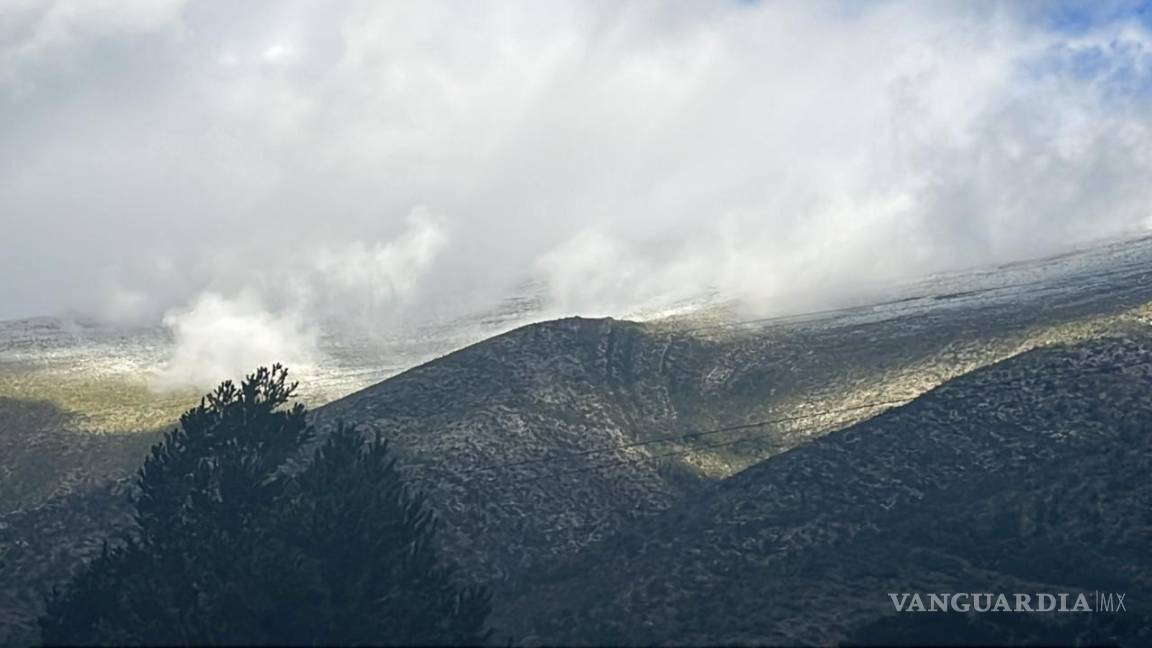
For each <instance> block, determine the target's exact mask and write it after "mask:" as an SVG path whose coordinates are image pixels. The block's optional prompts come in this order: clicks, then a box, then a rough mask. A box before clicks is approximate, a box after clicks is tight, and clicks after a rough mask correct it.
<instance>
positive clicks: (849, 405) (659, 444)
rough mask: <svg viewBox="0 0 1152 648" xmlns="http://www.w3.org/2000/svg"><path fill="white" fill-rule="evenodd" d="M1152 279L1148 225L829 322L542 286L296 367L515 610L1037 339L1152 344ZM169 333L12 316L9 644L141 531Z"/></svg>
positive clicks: (0, 403) (341, 341) (329, 420)
mask: <svg viewBox="0 0 1152 648" xmlns="http://www.w3.org/2000/svg"><path fill="white" fill-rule="evenodd" d="M1150 269H1152V238H1143V239H1135V240H1129V241H1117V242H1111V243H1107V244H1102V245H1098V246H1095V247H1090V248H1086V249H1083V250H1080V251H1077V252H1073V253H1070V254H1066V255H1062V256H1060V257H1055V258H1051V259H1043V260H1037V261H1032V262H1027V263H1018V264H1012V265H1009V266H1004V267H1000V268H995V269H983V270H977V271H971V272H965V273H957V274H952V275H943V276H937V277H930V278H927V279H924V280H921V281H916V282H908V283H906V284H903V285H896V286H885V287H880V288H877V289H875V290H872V291H869V292H867V293H862V294H861V296H860V297H859V300H858V302H859V303H856V304H848V305H847V306H844V307H841V308H838V309H835V310H828V311H824V312H820V313H807V314H791V315H790V314H787V313H783V314H780V315H774V316H773V317H771V318H759V319H757V318H749V317H748V316H747V315H746V314H745V313H744V312H743V311H742V310H741V308H740V306H739V305H737V304H733V303H727V302H725V301H724V300H723V299H721V298H720V297H719V296H716V295H711V296H707V297H705V298H701V299H699V300H695V301H691V300H690V301H688V302H682V303H679V304H656V305H649V306H648V307H646V309H645V310H644V312H641V313H639V314H640V315H642V316H643V317H642V319H643V320H644V321H623V320H614V319H582V318H567V319H560V320H556V321H549V322H542V323H537V324H530V325H526V326H521V327H519V328H513V327H516V326H517V325H518V324H520V323H522V322H524V321H525V320H531V319H535V318H537V317H539V316H541V315H542V314H543V311H542V310H541V307H540V303H541V302H540V299H539V295H536V296H533V295H526V296H521V297H520V298H518V299H515V300H510V301H509V302H507V303H506V304H504V305H503V306H502V307H501V308H499V309H497V310H495V311H493V312H492V313H488V314H483V315H478V316H476V317H473V318H469V319H467V320H465V321H456V322H438V323H435V324H429V325H428V326H426V327H424V328H422V329H419V330H415V331H410V332H408V333H398V334H395V335H392V336H390V337H385V336H360V337H349V336H339V335H335V334H333V333H331V332H329V333H328V334H327V335H326V336H324V337H323V338H322V344H321V349H322V351H323V352H324V356H325V357H326V361H325V362H324V363H322V364H321V365H320V367H321V369H320V370H312V372H311V373H309V372H308V371H305V372H302V373H297V374H296V377H297V378H298V379H300V380H301V381H302V383H303V386H304V388H305V391H304V396H305V397H306V398H307V400H308V402H309V404H310V405H313V406H316V405H320V404H323V403H326V402H327V403H328V404H326V405H324V406H322V407H320V408H319V409H317V410H316V411H315V418H314V420H315V421H316V423H317V424H318V427H319V428H320V429H321V430H324V429H327V428H328V427H329V426H330V425H331V424H333V423H334V422H335V421H336V420H338V419H346V420H351V421H354V422H357V423H360V424H362V425H364V426H365V427H368V428H374V429H378V430H380V431H381V432H383V433H384V434H386V435H387V436H389V437H390V438H391V439H392V440H393V447H394V448H395V449H396V451H397V453H398V455H399V456H400V461H401V465H402V466H405V469H406V470H409V471H411V472H412V473H413V474H414V475H415V476H416V477H417V478H418V479H419V480H420V483H421V484H422V485H423V487H424V488H425V489H426V490H428V491H429V494H430V496H431V501H432V502H433V504H434V506H435V507H436V508H437V510H438V512H439V514H440V516H441V517H442V519H443V520H444V522H445V524H444V527H443V528H444V534H443V536H442V542H443V543H444V548H445V549H446V550H447V551H448V552H449V553H450V554H451V555H452V556H454V557H455V558H456V559H457V560H459V562H460V563H461V566H462V567H463V568H464V572H465V573H466V574H468V575H469V576H471V577H473V578H475V579H476V580H479V581H483V582H486V583H490V584H493V585H494V587H496V589H497V593H498V595H499V596H500V597H502V599H501V600H511V597H513V596H514V595H515V593H516V592H517V591H519V589H518V588H520V587H521V586H522V584H523V583H524V582H525V581H526V580H531V578H532V576H531V575H532V574H535V573H537V572H538V571H539V570H541V569H542V568H543V567H545V566H547V565H553V564H569V563H568V561H569V560H576V558H575V557H576V556H579V555H581V552H583V551H585V550H586V549H588V548H590V547H595V546H597V543H601V542H604V541H607V540H608V539H611V538H616V537H619V536H618V534H620V533H625V532H626V530H627V529H629V528H632V527H633V526H634V525H637V524H640V523H642V522H643V520H646V519H649V518H651V517H652V516H656V515H661V514H662V512H663V511H668V510H673V509H675V508H677V507H682V506H685V505H687V504H689V503H691V502H694V501H697V500H699V498H701V497H705V496H706V495H707V493H709V492H710V491H711V490H712V489H713V488H714V487H715V485H716V484H717V483H724V482H723V481H722V480H725V479H728V478H730V477H731V476H733V475H735V474H737V473H739V472H740V471H742V470H744V469H746V468H749V467H750V466H754V465H756V464H758V463H759V462H762V461H765V460H771V459H772V458H773V457H777V456H782V455H783V454H784V453H787V452H789V451H790V450H793V449H797V448H803V447H806V445H807V444H809V443H810V442H812V441H813V440H814V439H819V438H822V437H823V436H824V435H826V434H827V433H829V432H832V431H835V430H839V429H844V428H847V427H849V426H851V425H853V424H856V423H859V422H861V421H865V420H869V419H872V418H873V417H876V416H877V415H879V414H882V413H883V412H885V411H887V410H889V409H891V408H893V407H898V406H900V405H901V404H903V403H907V402H910V401H912V400H914V399H916V398H917V397H919V396H921V395H922V394H924V393H926V392H928V391H929V390H931V389H933V388H935V387H938V386H939V385H941V384H944V383H946V382H948V381H950V380H952V379H955V378H958V377H961V376H964V375H965V374H968V373H970V372H973V371H975V370H978V369H980V368H981V367H985V366H987V365H990V364H993V363H996V362H1000V361H1003V360H1006V359H1008V358H1012V357H1013V356H1017V355H1019V354H1021V353H1024V352H1026V351H1028V350H1030V349H1033V348H1035V347H1044V346H1051V345H1056V344H1076V343H1080V342H1083V341H1086V340H1087V341H1091V340H1094V339H1101V338H1110V337H1111V338H1114V337H1116V336H1120V337H1124V336H1128V337H1133V336H1135V337H1140V336H1144V335H1146V334H1147V331H1148V329H1149V322H1150V314H1152V309H1150V305H1152V281H1150V280H1149V279H1150V277H1149V272H1150ZM749 320H754V321H749ZM508 329H513V330H508ZM496 333H500V334H499V335H496V336H495V337H489V336H491V335H494V334H496ZM485 338H487V339H485ZM472 343H475V344H472ZM467 344H471V346H467V347H465V348H460V347H464V345H467ZM170 345H171V340H170V339H168V338H167V337H166V335H165V332H164V331H162V330H159V329H156V330H146V331H139V330H137V331H121V330H114V329H108V328H102V327H96V326H86V325H82V324H70V325H65V324H63V323H62V322H59V321H55V320H31V321H23V322H9V323H6V324H3V325H2V326H0V484H2V485H3V489H0V525H2V526H0V543H3V544H4V546H6V547H7V548H8V551H7V556H8V558H7V561H6V562H3V561H0V562H3V564H2V565H0V570H3V573H0V581H3V582H5V583H11V585H10V586H9V587H8V588H7V589H5V590H3V591H0V627H7V628H14V629H12V630H8V631H6V632H7V634H4V633H0V643H4V642H6V641H8V640H14V639H13V638H23V640H27V638H28V637H30V636H32V635H31V634H29V633H34V630H33V629H32V626H31V625H30V622H31V619H32V618H33V616H34V614H35V611H36V609H37V608H38V606H39V605H40V602H41V600H42V599H41V598H40V597H41V596H42V594H43V593H44V591H46V589H47V588H50V586H51V584H52V583H53V582H56V580H58V579H59V578H61V577H63V576H64V575H66V574H67V573H68V571H69V570H71V569H73V568H74V567H75V566H76V564H78V561H81V560H83V559H84V558H86V557H90V556H91V555H92V552H93V551H96V550H97V549H98V547H99V543H98V539H99V538H100V537H103V536H104V535H105V534H108V533H112V532H114V530H115V529H116V528H117V527H118V525H120V524H122V523H123V522H124V520H125V518H124V517H123V512H124V509H123V501H122V493H123V485H124V480H125V479H126V478H127V476H129V475H130V474H131V471H132V470H133V469H134V467H135V466H136V465H138V463H139V461H140V459H141V457H142V454H143V452H144V449H145V447H146V445H147V444H148V443H151V442H152V441H153V440H154V439H155V438H156V437H155V434H156V430H157V429H158V428H160V427H162V426H164V425H168V424H170V423H171V422H172V421H173V420H174V418H175V416H176V415H177V414H178V413H179V411H181V410H182V409H184V408H186V407H188V406H189V405H190V404H191V403H192V402H194V399H195V397H196V394H195V392H194V391H191V390H189V391H185V392H156V391H154V390H152V389H151V388H150V387H149V384H148V382H147V376H148V374H149V372H151V371H154V370H155V368H156V367H158V366H160V365H162V363H163V362H164V361H165V359H166V357H167V354H168V353H169V351H170V348H171V347H170ZM455 349H459V350H455ZM454 350H455V351H454ZM449 351H452V352H451V353H448V352H449ZM445 353H447V355H444V354H445ZM425 360H429V361H428V362H426V363H424V364H419V363H421V362H423V361H425ZM414 365H416V366H414ZM397 372H400V373H398V375H393V374H397ZM389 376H391V377H389ZM385 378H387V379H385ZM333 399H335V400H333ZM328 401H331V402H328ZM117 493H119V495H118V494H117ZM700 501H703V500H700ZM44 555H52V556H54V557H55V558H54V559H53V560H51V561H41V560H39V559H38V558H37V556H44Z"/></svg>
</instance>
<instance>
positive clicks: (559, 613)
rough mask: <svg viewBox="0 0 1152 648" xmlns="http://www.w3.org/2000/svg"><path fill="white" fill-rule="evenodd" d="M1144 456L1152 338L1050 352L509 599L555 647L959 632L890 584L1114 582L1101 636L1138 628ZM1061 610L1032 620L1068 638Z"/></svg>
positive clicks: (947, 392) (833, 445)
mask: <svg viewBox="0 0 1152 648" xmlns="http://www.w3.org/2000/svg"><path fill="white" fill-rule="evenodd" d="M1150 470H1152V336H1149V335H1148V334H1147V333H1146V332H1143V331H1138V330H1134V331H1133V332H1132V334H1131V336H1129V337H1124V338H1108V339H1102V340H1096V341H1092V342H1087V343H1081V344H1077V345H1068V346H1064V345H1060V346H1054V347H1048V348H1044V349H1038V350H1035V351H1031V352H1028V353H1025V354H1022V355H1020V356H1017V357H1015V358H1012V359H1010V360H1007V361H1004V362H1001V363H998V364H996V365H993V366H991V367H987V368H984V369H980V370H977V371H975V372H972V373H971V374H968V375H965V376H963V377H961V378H958V379H955V380H952V381H950V382H948V383H946V384H945V385H943V386H941V387H939V388H937V389H935V390H933V391H931V392H929V393H928V394H925V395H924V396H921V397H919V398H917V399H916V400H914V401H913V402H911V403H909V404H908V405H905V406H902V407H899V408H895V409H893V410H890V411H888V412H885V413H884V414H881V415H879V416H876V417H875V418H872V419H870V420H868V421H866V422H863V423H860V424H857V425H854V426H851V427H849V428H847V429H844V430H839V431H836V432H833V433H830V434H828V435H826V436H823V437H822V438H820V439H817V440H814V441H812V442H810V443H807V444H804V445H802V446H800V447H798V448H795V449H794V450H792V451H789V452H786V453H784V454H781V455H778V456H775V457H772V458H770V459H768V460H766V461H764V462H761V463H759V464H757V465H755V466H753V467H752V468H750V469H748V470H746V471H743V472H741V473H740V474H738V475H735V476H733V477H731V478H728V479H726V480H723V481H721V482H719V483H718V484H715V485H714V486H712V487H711V488H710V489H709V491H708V492H707V493H706V494H704V495H702V496H700V497H698V498H696V499H695V500H693V501H685V502H682V503H680V504H678V505H676V506H673V507H671V508H670V509H669V510H667V511H665V512H664V513H662V514H660V515H658V516H655V517H652V518H649V519H647V520H645V521H643V522H641V523H639V524H635V525H632V526H631V527H629V528H627V529H625V530H623V531H621V532H619V533H617V534H615V535H613V536H612V537H610V538H607V539H605V540H604V541H602V542H600V543H597V544H596V545H593V546H591V547H589V548H588V549H586V550H585V551H584V552H582V553H581V554H580V555H578V556H576V557H574V558H572V559H570V560H568V561H564V562H562V563H560V564H559V565H556V566H555V567H554V568H553V569H551V570H548V572H547V573H545V574H543V575H540V576H534V577H533V578H532V579H531V583H527V584H526V585H525V586H524V587H523V589H522V590H521V591H520V592H519V593H518V594H517V597H516V599H515V602H512V603H509V604H507V605H505V606H503V607H501V608H499V609H500V610H501V615H502V618H503V619H505V620H506V624H507V625H509V626H512V627H515V626H516V625H517V624H520V632H521V636H526V637H528V638H530V639H533V640H542V641H544V642H545V643H548V644H554V643H562V644H572V643H580V644H589V645H602V644H612V645H615V644H621V643H624V644H652V643H682V644H689V645H691V644H702V643H709V644H711V643H721V644H745V643H749V644H752V643H769V644H786V645H795V644H803V645H813V644H820V645H829V644H836V643H839V642H850V641H852V640H854V639H855V640H878V641H882V642H892V641H896V640H901V639H902V640H906V641H908V642H910V643H923V642H937V641H941V640H945V639H947V640H951V641H956V642H958V643H963V642H964V641H965V637H964V635H953V634H950V633H952V632H955V631H956V628H946V627H943V626H942V625H933V624H932V623H931V622H929V621H923V622H922V625H921V626H917V627H913V628H903V627H901V626H900V625H899V623H896V624H894V627H891V628H889V627H886V626H884V625H883V624H882V623H881V622H882V621H884V620H885V617H890V616H892V615H893V608H892V604H891V603H890V601H889V599H888V596H887V593H888V592H1009V593H1011V592H1061V591H1065V592H1067V591H1084V590H1089V591H1093V590H1101V591H1111V592H1127V593H1128V601H1129V606H1128V610H1127V612H1125V613H1121V614H1120V615H1119V616H1118V618H1117V619H1116V620H1115V625H1117V626H1118V627H1112V626H1108V627H1106V628H1105V629H1103V630H1100V632H1104V633H1105V634H1096V635H1090V636H1091V637H1092V638H1093V639H1094V640H1095V641H1106V642H1110V641H1114V640H1119V641H1122V642H1126V643H1128V645H1142V644H1146V643H1147V641H1148V639H1149V638H1150V635H1149V634H1147V633H1148V632H1149V629H1150V627H1149V626H1148V625H1147V623H1146V621H1147V620H1148V619H1152V608H1150V607H1149V606H1148V601H1149V595H1150V594H1152V556H1150V555H1149V554H1148V547H1149V546H1150V544H1152V485H1150V483H1149V481H1148V479H1147V475H1148V474H1149V473H1150ZM525 621H527V623H526V624H525ZM896 621H899V622H903V621H904V620H903V619H897V620H896ZM1061 621H1067V620H1066V619H1065V620H1061V619H1058V618H1057V619H1056V620H1053V621H1052V625H1053V626H1055V627H1053V628H1050V629H1049V630H1050V632H1049V633H1048V634H1039V635H1036V636H1037V637H1038V638H1040V639H1041V640H1043V639H1044V638H1045V637H1047V640H1046V641H1047V642H1052V641H1057V642H1060V643H1064V642H1066V641H1068V640H1070V638H1071V637H1074V636H1075V635H1074V634H1064V635H1062V634H1061V630H1068V629H1067V628H1060V627H1059V623H1060V622H1061ZM941 623H943V621H941ZM1037 623H1038V628H1036V627H1029V628H1027V631H1028V632H1029V633H1031V632H1036V631H1038V630H1039V631H1043V630H1044V629H1045V628H1044V624H1043V623H1039V622H1037ZM905 625H907V623H905ZM1077 629H1078V630H1079V629H1080V628H1077ZM903 631H908V634H907V635H901V634H899V633H898V632H903ZM894 633H895V634H894ZM1107 633H1114V634H1107ZM1004 636H1005V635H1003V634H1001V635H1000V638H1001V639H1003V637H1004ZM1031 636H1032V635H1023V636H1018V637H1017V638H1027V637H1031ZM1061 637H1063V638H1061ZM975 638H976V639H979V638H980V637H979V636H976V637H975ZM972 639H973V637H971V636H969V640H972Z"/></svg>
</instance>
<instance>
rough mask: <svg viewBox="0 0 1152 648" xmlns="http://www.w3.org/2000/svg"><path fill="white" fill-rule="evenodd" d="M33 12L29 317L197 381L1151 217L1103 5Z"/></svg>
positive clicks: (10, 283) (17, 81)
mask: <svg viewBox="0 0 1152 648" xmlns="http://www.w3.org/2000/svg"><path fill="white" fill-rule="evenodd" d="M0 18H2V19H3V20H2V21H0V25H2V27H0V70H2V71H0V111H2V112H3V113H4V115H5V119H3V120H0V140H2V141H3V142H4V143H5V146H3V147H0V222H2V226H3V230H4V232H5V235H4V236H2V237H0V277H2V279H0V290H2V291H3V294H4V299H3V300H2V301H0V308H2V309H3V310H0V319H12V318H18V317H26V316H32V315H40V314H55V313H64V312H72V313H79V314H82V315H84V316H87V317H92V318H95V319H98V320H101V321H107V322H115V323H130V324H143V325H163V326H165V327H167V329H168V330H169V331H170V332H171V334H172V336H173V339H174V340H175V341H176V345H175V347H174V350H173V352H172V356H171V358H170V362H169V364H170V367H169V368H170V370H171V372H173V373H172V375H173V376H174V378H173V379H175V377H178V376H179V374H181V373H182V372H183V373H185V374H187V373H188V372H190V371H193V369H194V370H195V371H200V370H201V369H203V370H204V372H205V376H207V375H209V374H211V375H216V374H220V373H235V372H236V371H239V370H243V369H246V368H248V367H250V366H251V365H253V364H256V363H259V362H267V361H269V360H272V359H289V360H295V361H297V362H298V363H305V364H306V363H308V362H310V361H312V360H314V357H315V348H316V339H317V336H319V335H321V332H322V331H323V330H324V329H325V328H326V327H331V326H332V323H333V322H339V323H340V325H342V326H350V327H356V328H358V329H362V330H370V331H376V332H378V333H386V332H388V331H392V330H397V329H400V328H403V327H404V326H405V325H408V324H412V323H418V322H421V321H427V320H429V319H433V318H436V319H447V320H450V319H451V318H452V317H453V316H454V315H465V314H468V313H472V312H477V311H483V310H484V309H485V308H489V307H491V306H492V305H493V304H494V303H496V302H498V301H499V300H501V299H503V298H506V297H508V296H510V295H515V294H517V291H518V290H519V289H518V288H517V287H518V286H521V285H523V283H524V282H526V281H534V282H537V283H536V284H534V285H538V286H542V287H543V288H542V290H543V298H542V299H543V301H544V304H545V310H546V311H547V312H549V313H557V314H565V313H579V314H586V315H620V314H624V313H628V312H631V311H634V310H635V309H636V308H638V307H640V306H642V305H644V304H647V303H651V302H653V301H668V302H671V301H674V300H675V299H677V298H683V297H689V296H692V295H697V294H700V293H702V292H705V291H709V290H712V291H716V292H719V293H721V294H724V295H728V296H732V297H734V298H738V299H740V300H742V301H743V302H744V303H745V304H746V307H747V310H748V311H749V312H750V313H755V314H772V313H773V312H774V311H775V310H777V309H780V308H788V307H791V308H794V309H800V308H804V307H812V308H819V307H824V306H829V305H835V304H837V303H840V302H842V301H844V300H845V299H847V298H849V297H850V296H852V295H853V294H855V293H856V292H858V291H859V290H861V289H862V288H861V287H862V286H867V285H873V284H875V283H879V282H884V281H894V280H901V279H908V278H912V277H916V276H920V275H923V274H926V273H931V272H937V271H942V270H947V269H952V268H957V267H971V266H978V265H982V264H990V263H996V262H1004V261H1009V260H1013V259H1019V258H1027V257H1035V256H1039V255H1044V254H1049V253H1053V252H1058V251H1060V250H1062V249H1065V248H1067V247H1069V246H1072V245H1075V244H1077V243H1080V242H1084V241H1088V240H1092V239H1096V238H1101V237H1109V236H1113V235H1117V234H1120V233H1123V232H1138V231H1141V230H1146V229H1147V228H1148V227H1149V225H1152V222H1150V219H1152V185H1150V184H1149V183H1148V182H1147V178H1148V177H1152V173H1150V172H1152V110H1149V108H1150V107H1152V106H1150V105H1149V103H1150V101H1152V92H1149V89H1150V88H1152V84H1150V83H1149V81H1150V77H1149V69H1150V68H1149V63H1150V60H1152V33H1150V31H1149V28H1148V26H1147V25H1145V24H1142V23H1141V22H1139V21H1138V20H1136V19H1134V18H1132V17H1125V16H1123V15H1122V14H1111V13H1108V12H1106V11H1103V10H1101V12H1100V15H1098V16H1095V17H1093V18H1092V19H1090V20H1087V21H1086V22H1084V23H1083V24H1078V25H1075V26H1069V25H1067V24H1061V23H1059V22H1058V21H1054V20H1052V19H1051V16H1050V15H1048V14H1047V13H1046V10H1045V9H1043V8H1042V7H1041V8H1038V6H1037V5H1033V4H1026V3H1023V4H1022V3H1010V4H1008V3H1005V4H986V5H979V6H976V7H961V6H959V5H954V6H943V5H931V6H930V5H926V4H923V3H903V2H886V3H875V4H869V5H866V6H861V5H857V4H854V3H836V2H817V3H811V2H804V3H801V2H759V3H737V2H711V3H667V4H656V3H651V4H648V3H629V4H615V3H612V4H602V5H597V4H592V3H578V2H544V3H524V4H519V5H516V4H505V3H500V4H496V3H493V4H491V5H476V6H471V7H468V8H465V7H461V6H459V5H457V4H452V3H436V2H432V3H429V2H421V3H410V4H401V3H398V4H389V5H386V6H379V5H378V4H377V3H368V2H350V3H345V4H341V5H340V6H339V7H334V6H332V5H330V4H328V3H317V2H300V1H296V2H281V3H272V2H266V3H265V2H260V3H246V4H245V5H244V7H243V9H240V8H239V7H238V6H236V5H230V4H227V3H213V2H195V1H187V2H186V1H180V0H174V1H169V2H139V3H137V2H128V3H121V4H117V5H116V6H109V7H103V6H92V5H83V4H77V3H71V2H66V1H64V0H58V1H55V2H45V3H22V2H18V3H14V4H8V5H5V7H4V8H2V9H0ZM252 339H260V340H262V341H263V342H262V343H261V344H262V345H263V346H262V347H257V348H251V345H248V344H247V343H246V340H252ZM206 340H210V341H211V343H212V344H219V345H220V346H219V347H211V348H206V347H205V341H206ZM240 350H243V351H244V353H239V351H240ZM265 356H275V357H265ZM286 356H290V357H286ZM237 358H239V359H240V360H242V361H243V362H244V363H245V364H244V365H243V366H242V367H234V366H232V365H231V364H230V363H231V362H233V361H234V359H237ZM205 380H207V378H205Z"/></svg>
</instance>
